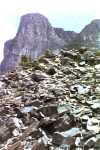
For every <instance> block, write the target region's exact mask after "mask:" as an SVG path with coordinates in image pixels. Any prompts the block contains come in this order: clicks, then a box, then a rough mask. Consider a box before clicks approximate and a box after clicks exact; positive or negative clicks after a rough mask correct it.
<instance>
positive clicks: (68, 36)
mask: <svg viewBox="0 0 100 150" xmlns="http://www.w3.org/2000/svg"><path fill="white" fill-rule="evenodd" d="M54 30H55V32H56V34H57V35H58V36H59V37H60V38H61V39H63V40H64V41H65V42H66V45H68V44H69V43H70V42H72V41H73V40H74V39H75V37H76V36H77V33H76V32H74V31H64V29H63V28H54Z"/></svg>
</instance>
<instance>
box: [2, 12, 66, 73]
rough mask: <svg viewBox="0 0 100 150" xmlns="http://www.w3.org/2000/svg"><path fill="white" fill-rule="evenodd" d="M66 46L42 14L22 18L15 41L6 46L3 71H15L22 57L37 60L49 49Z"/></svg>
mask: <svg viewBox="0 0 100 150" xmlns="http://www.w3.org/2000/svg"><path fill="white" fill-rule="evenodd" d="M64 44H65V42H64V40H63V39H60V38H59V37H58V35H57V34H56V33H55V31H54V28H53V27H52V26H51V24H50V23H49V21H48V19H47V18H46V17H44V16H43V15H41V14H38V13H36V14H27V15H24V16H22V17H21V21H20V25H19V29H18V32H17V34H16V36H15V38H14V39H12V40H9V41H7V42H6V43H5V45H4V59H3V61H2V63H1V67H0V69H1V71H6V70H11V69H14V68H15V67H16V66H17V65H18V64H19V62H20V56H21V55H27V56H30V57H31V58H32V59H34V58H37V57H38V56H39V55H40V54H41V53H43V51H44V50H45V49H47V48H50V49H54V50H56V49H58V48H61V47H62V46H63V45H64Z"/></svg>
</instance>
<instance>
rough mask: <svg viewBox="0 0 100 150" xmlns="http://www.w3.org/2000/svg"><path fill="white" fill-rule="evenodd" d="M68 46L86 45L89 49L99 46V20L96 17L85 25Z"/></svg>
mask: <svg viewBox="0 0 100 150" xmlns="http://www.w3.org/2000/svg"><path fill="white" fill-rule="evenodd" d="M69 47H71V48H72V47H74V48H75V47H76V48H80V47H88V48H90V49H93V50H94V49H95V50H96V49H99V48H100V20H99V19H96V20H93V21H91V22H90V23H89V24H88V25H86V26H85V27H84V28H83V30H82V31H81V32H80V33H79V34H78V35H77V36H76V37H75V39H74V40H73V41H72V42H71V44H70V46H69Z"/></svg>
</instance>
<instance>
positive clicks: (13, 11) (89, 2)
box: [0, 0, 100, 61]
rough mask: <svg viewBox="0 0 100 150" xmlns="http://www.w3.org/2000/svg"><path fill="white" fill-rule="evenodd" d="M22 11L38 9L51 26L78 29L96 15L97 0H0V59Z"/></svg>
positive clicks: (98, 15) (98, 12)
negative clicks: (5, 43)
mask: <svg viewBox="0 0 100 150" xmlns="http://www.w3.org/2000/svg"><path fill="white" fill-rule="evenodd" d="M26 13H41V14H43V15H44V16H46V17H48V19H49V21H50V23H51V24H52V25H53V26H55V27H62V28H64V29H65V30H73V31H76V32H80V31H81V30H82V29H83V27H84V26H85V25H86V24H89V23H90V22H91V21H92V20H93V19H100V0H3V1H2V0H0V19H1V21H0V61H1V60H2V58H3V46H4V42H5V41H6V40H9V39H11V38H13V37H14V36H15V34H16V32H17V28H18V26H19V21H20V17H21V16H22V15H24V14H26Z"/></svg>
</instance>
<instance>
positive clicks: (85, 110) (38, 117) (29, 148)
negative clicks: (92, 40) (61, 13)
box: [0, 48, 100, 150]
mask: <svg viewBox="0 0 100 150" xmlns="http://www.w3.org/2000/svg"><path fill="white" fill-rule="evenodd" d="M22 64H23V65H22V66H20V67H19V68H17V69H16V70H13V71H9V72H7V73H6V74H4V75H1V76H0V150H90V149H91V150H99V149H100V59H99V57H98V56H97V55H96V53H95V52H91V51H89V50H87V49H86V48H82V49H80V50H74V49H73V50H69V51H66V48H65V49H61V50H60V53H59V54H58V55H56V54H52V53H51V52H50V51H48V52H46V53H45V55H43V56H41V57H40V58H39V59H38V60H35V61H34V62H31V63H30V64H29V65H27V63H25V62H24V63H23V62H22Z"/></svg>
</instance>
